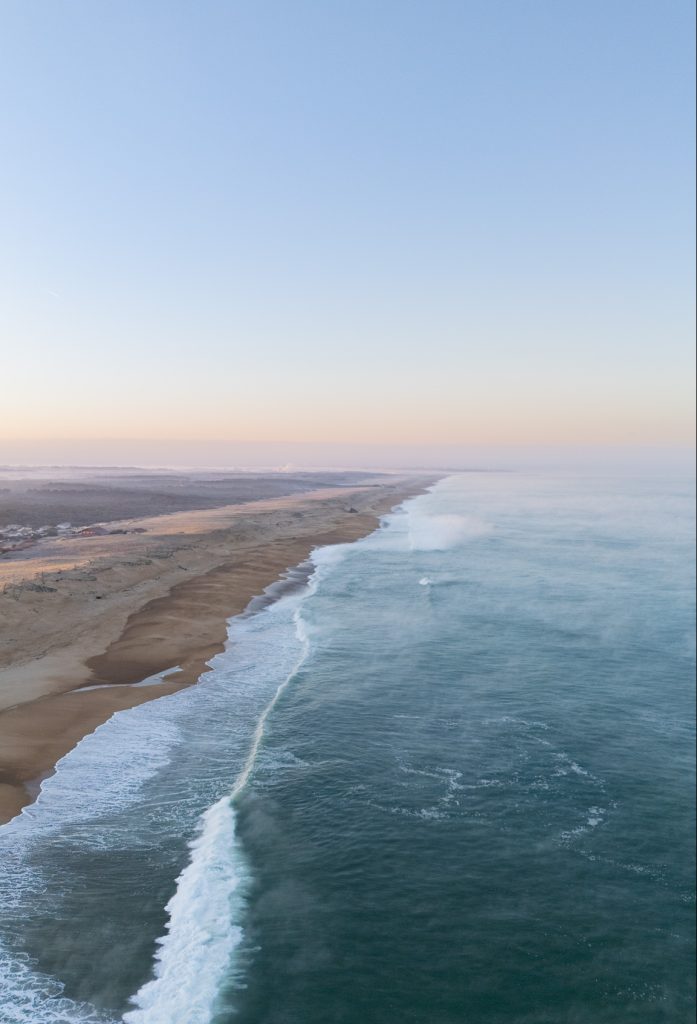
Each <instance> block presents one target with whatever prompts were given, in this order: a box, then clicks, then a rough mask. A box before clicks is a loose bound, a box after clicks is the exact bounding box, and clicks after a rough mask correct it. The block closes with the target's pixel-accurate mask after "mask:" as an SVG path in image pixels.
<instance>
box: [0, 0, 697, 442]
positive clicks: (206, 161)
mask: <svg viewBox="0 0 697 1024" xmlns="http://www.w3.org/2000/svg"><path fill="white" fill-rule="evenodd" d="M693 23H694V13H693V4H692V2H691V0H655V2H654V0H651V2H647V0H631V2H626V0H585V2H584V3H578V2H577V0H377V2H376V0H254V2H247V0H239V2H238V0H224V2H223V0H199V2H197V3H191V2H190V0H186V2H181V0H113V2H100V3H94V2H92V0H1V2H0V96H1V97H2V99H1V100H0V139H1V140H2V143H1V145H2V151H3V152H2V158H1V159H0V221H1V223H2V232H1V241H0V345H2V357H1V358H0V380H1V382H2V383H1V389H0V439H1V440H0V461H3V450H4V451H5V452H6V453H9V455H8V456H7V458H10V457H11V455H12V453H13V452H16V451H19V450H20V449H21V450H28V449H26V445H27V444H30V447H31V444H34V445H35V446H37V447H36V448H35V450H36V451H40V450H41V446H42V445H44V443H45V439H47V438H52V439H54V441H55V439H75V441H76V443H79V444H81V445H83V447H84V444H88V445H92V446H94V445H95V444H96V443H98V442H99V441H100V440H102V439H109V443H110V444H112V446H113V441H114V439H117V440H118V439H123V440H124V441H126V442H128V443H129V444H130V445H131V447H130V448H128V450H129V451H130V450H131V449H132V447H133V446H132V442H134V441H137V440H138V439H147V440H148V442H157V443H158V444H161V445H162V444H171V445H174V446H175V447H176V444H178V443H179V441H181V440H187V441H193V442H196V443H197V444H198V445H199V450H200V451H202V452H203V451H205V445H206V444H207V443H209V442H210V443H213V442H216V443H217V442H219V441H234V442H238V443H239V444H242V445H245V444H248V443H251V442H262V443H266V444H274V443H275V444H280V443H283V444H297V443H303V442H304V443H309V444H314V445H317V444H320V443H321V444H329V445H331V444H334V445H341V446H343V448H342V450H343V451H344V452H347V451H348V452H350V446H351V445H355V446H357V447H356V451H357V452H358V450H359V448H360V450H364V449H365V446H366V445H369V444H373V445H382V446H383V447H384V450H385V451H387V450H388V448H389V446H395V445H398V446H406V448H408V447H409V446H413V447H414V449H416V448H417V447H420V448H421V449H423V446H429V445H431V446H433V448H434V450H435V448H436V447H438V446H444V445H445V446H466V445H469V446H482V445H484V446H486V445H493V446H505V445H511V444H514V445H521V444H535V445H562V446H563V445H565V444H569V445H577V446H578V445H594V444H600V445H608V446H617V445H654V446H655V445H673V444H685V443H690V442H691V440H692V437H693V430H694V427H693V422H694V413H693V409H694V355H693V336H694V295H693V275H694V264H693V256H692V252H693V246H694V200H693V189H694V155H693V154H694V131H693V122H694V110H693V96H694V86H693V76H694V51H693V39H694V24H693ZM3 445H4V446H5V448H4V449H3ZM22 445H24V446H25V448H22ZM347 446H348V447H347ZM126 447H127V446H126ZM45 450H46V451H48V448H46V449H45ZM95 450H96V449H95ZM125 450H126V448H124V451H125ZM173 450H174V449H173ZM216 450H217V449H216ZM210 451H211V453H213V448H211V449H210ZM5 461H7V459H5ZM175 461H177V460H175ZM210 461H211V462H214V461H216V460H215V459H214V458H213V456H212V454H211V460H210Z"/></svg>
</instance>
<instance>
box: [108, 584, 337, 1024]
mask: <svg viewBox="0 0 697 1024" xmlns="http://www.w3.org/2000/svg"><path fill="white" fill-rule="evenodd" d="M318 568H319V567H318ZM317 572H318V569H316V570H315V572H314V573H313V574H312V576H311V577H310V579H309V580H308V587H307V590H306V592H305V593H304V594H303V595H302V598H301V600H300V603H299V605H298V607H297V608H296V609H295V612H294V614H293V619H292V621H293V624H294V627H295V635H296V638H297V639H298V640H300V642H301V645H302V647H301V652H300V656H299V657H298V659H297V660H296V662H295V664H294V665H293V667H292V669H291V670H290V672H289V673H288V675H287V676H286V677H285V679H284V680H283V682H282V683H281V684H280V686H279V687H278V689H277V690H276V692H275V694H274V696H273V697H272V699H271V700H270V701H269V703H268V704H267V705H266V707H265V708H264V710H263V712H262V713H261V715H260V716H259V719H258V721H257V724H256V726H255V728H254V732H253V733H252V742H251V745H250V748H249V752H248V754H247V757H246V758H245V761H244V764H243V766H242V770H241V771H240V773H239V775H238V777H237V780H236V781H235V784H234V786H233V788H232V790H231V791H230V792H229V793H227V794H226V795H225V796H224V797H222V798H221V799H220V800H218V801H217V802H216V803H215V804H213V805H212V806H211V807H209V808H208V810H207V811H205V812H204V813H203V815H202V816H201V819H200V830H199V834H198V836H197V837H196V839H194V840H193V842H191V843H190V844H189V849H190V850H191V858H190V860H189V863H188V865H187V866H186V867H185V868H184V870H183V871H182V873H181V874H180V875H179V877H178V879H177V883H176V889H175V892H174V895H173V896H172V898H171V899H170V901H169V902H168V904H167V906H166V907H165V910H166V911H167V912H168V914H169V920H168V922H167V924H166V925H165V928H166V934H165V935H163V936H161V937H160V938H158V940H157V944H158V946H159V949H158V950H157V952H156V954H155V962H154V977H153V978H151V980H150V981H148V982H146V983H145V984H144V985H143V986H141V988H140V989H139V990H138V991H137V992H136V993H135V995H134V996H132V997H131V1000H132V1002H133V1003H135V1008H134V1009H133V1010H129V1011H127V1012H126V1013H125V1014H124V1015H123V1017H122V1021H123V1022H124V1024H210V1021H211V1019H212V1017H213V1014H214V1012H215V1007H216V1003H217V1001H218V996H219V993H220V987H221V981H222V980H223V978H224V976H225V973H226V971H227V969H228V968H229V964H230V961H231V958H232V955H233V953H234V951H235V949H236V947H237V946H238V945H239V944H240V942H241V941H242V937H243V932H242V928H241V927H240V925H239V924H236V923H235V922H236V921H237V920H239V918H240V917H241V914H242V908H243V904H242V896H241V890H243V889H244V884H243V883H245V882H246V881H247V879H248V877H249V875H248V871H247V867H246V864H245V862H244V858H243V856H242V853H241V851H240V850H239V848H236V843H235V824H236V816H235V811H234V808H233V803H234V801H235V800H236V799H237V797H238V796H239V795H240V793H241V792H242V791H243V790H244V788H245V786H246V785H247V783H248V781H249V779H250V776H251V774H252V771H253V769H254V765H255V762H256V758H257V754H258V752H259V747H260V745H261V742H262V739H263V737H264V731H265V727H266V723H267V721H268V718H269V715H270V714H271V712H272V711H273V709H274V707H275V706H276V704H277V703H278V700H279V698H280V697H281V695H282V694H283V692H284V690H285V689H286V688H287V687H288V685H289V684H290V682H291V681H292V680H293V679H294V678H295V676H296V675H297V673H298V671H299V670H300V668H301V667H302V665H303V663H304V662H305V660H306V658H307V655H308V652H309V647H310V645H309V640H308V637H307V633H306V631H305V628H304V624H303V621H302V617H301V614H300V611H301V607H302V604H303V603H304V601H305V600H306V598H307V597H309V596H310V595H311V594H312V593H314V592H315V590H316V582H315V577H316V575H317Z"/></svg>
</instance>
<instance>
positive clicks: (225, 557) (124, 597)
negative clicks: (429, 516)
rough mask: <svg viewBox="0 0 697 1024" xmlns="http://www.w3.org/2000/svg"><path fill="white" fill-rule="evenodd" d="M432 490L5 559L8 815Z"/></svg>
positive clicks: (0, 590) (234, 511)
mask: <svg viewBox="0 0 697 1024" xmlns="http://www.w3.org/2000/svg"><path fill="white" fill-rule="evenodd" d="M430 482H431V480H430V479H425V478H423V477H421V478H416V477H412V478H402V479H399V478H388V479H385V478H382V480H380V481H379V482H375V483H374V482H371V483H370V484H369V485H367V486H342V487H326V486H325V487H323V488H322V489H320V490H314V491H306V492H304V493H299V494H291V495H288V496H285V497H273V498H264V499H261V500H258V501H247V502H246V503H245V504H235V505H225V506H223V507H220V508H208V509H202V510H185V511H179V512H174V513H170V514H167V515H162V516H151V517H145V518H139V519H130V520H120V521H119V526H120V527H122V528H127V529H129V530H131V529H132V530H136V531H139V530H142V531H144V532H132V533H131V532H129V533H125V534H118V535H106V536H96V537H71V538H60V537H59V538H46V539H45V540H42V541H40V542H39V543H37V544H36V545H34V546H33V547H32V548H30V549H28V550H27V551H24V552H21V554H17V555H15V556H13V557H11V558H9V559H7V558H5V559H3V560H0V641H1V642H0V821H5V820H8V819H9V818H11V817H12V816H14V815H15V814H16V813H18V811H19V810H20V809H21V808H22V806H24V805H25V804H27V803H28V802H31V800H32V799H34V798H35V796H36V794H37V792H38V788H39V785H40V782H41V780H42V779H43V778H45V777H46V776H47V775H49V774H50V773H51V772H52V770H53V768H54V766H55V764H56V762H57V761H58V760H59V759H60V758H61V757H62V756H63V755H64V754H66V753H67V752H68V751H69V750H70V749H72V747H74V746H75V744H76V743H77V742H79V740H80V739H81V738H82V737H83V736H85V735H86V734H87V733H89V732H91V731H92V730H94V729H95V728H96V727H97V726H98V725H100V724H101V723H102V722H104V721H106V719H107V718H109V717H110V716H111V715H112V714H113V713H114V712H115V711H119V710H122V709H124V708H128V707H133V706H135V705H136V704H140V703H142V702H144V701H147V700H151V699H153V698H155V697H163V696H166V695H167V694H170V693H173V692H175V691H176V690H178V689H180V688H181V687H183V686H188V685H191V684H192V683H195V682H196V681H197V680H198V679H199V678H200V677H201V675H202V674H203V673H204V672H205V671H206V664H207V662H208V661H209V660H210V659H211V658H212V657H213V655H215V654H216V653H218V652H219V651H220V650H222V648H223V646H224V643H225V639H226V623H227V619H228V618H230V616H233V615H236V614H239V613H240V612H242V611H243V610H244V609H245V608H246V607H247V605H248V603H249V601H250V600H251V599H252V598H253V597H255V596H256V595H259V594H261V593H262V592H263V591H264V590H265V588H266V587H268V586H270V585H271V584H273V583H274V581H276V580H278V579H279V577H280V576H282V574H283V573H284V572H285V571H286V570H288V569H289V568H291V567H293V566H296V565H298V564H299V563H301V562H303V561H304V560H305V559H306V558H307V556H308V555H309V553H310V551H311V550H312V549H313V548H314V547H317V546H319V545H325V544H334V543H341V542H345V541H353V540H356V539H358V538H359V537H361V536H364V535H365V534H367V533H369V532H370V531H371V530H373V529H374V528H375V526H376V524H377V521H378V517H379V516H380V515H381V514H384V513H385V512H386V511H388V510H389V509H390V508H391V507H393V506H394V505H396V504H398V503H399V502H400V501H402V500H404V499H405V498H406V497H408V496H409V495H412V494H414V493H417V492H419V491H420V490H422V489H423V488H424V487H425V486H426V485H427V484H428V483H430ZM152 676H158V678H157V679H156V680H154V681H153V682H152V683H146V684H145V685H142V686H141V685H134V684H140V683H141V682H142V681H143V680H149V679H150V677H152Z"/></svg>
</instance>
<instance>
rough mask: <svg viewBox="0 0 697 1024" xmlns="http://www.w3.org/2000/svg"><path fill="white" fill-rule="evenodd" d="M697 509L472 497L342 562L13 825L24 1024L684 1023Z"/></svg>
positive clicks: (9, 992)
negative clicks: (696, 516)
mask: <svg viewBox="0 0 697 1024" xmlns="http://www.w3.org/2000/svg"><path fill="white" fill-rule="evenodd" d="M693 501H694V491H693V487H692V486H691V485H690V486H687V485H686V484H684V483H682V482H675V481H665V480H664V481H661V480H655V479H654V480H652V481H648V480H638V479H634V480H621V481H611V480H608V479H605V480H593V479H580V478H567V477H552V476H548V477H542V476H539V477H533V476H523V475H522V474H521V475H519V474H479V473H477V474H463V475H460V476H457V477H450V478H448V479H446V480H444V481H442V482H441V483H439V484H438V485H437V486H436V487H435V488H434V489H433V491H432V492H431V493H429V494H426V495H424V496H423V497H420V498H418V499H415V500H413V501H411V502H409V503H407V504H406V506H404V508H403V509H401V510H398V511H397V512H396V513H395V514H394V515H392V516H390V517H387V519H386V520H385V521H384V523H383V525H382V528H381V529H380V530H378V531H376V533H375V534H373V535H372V536H371V537H369V538H366V539H365V540H363V541H361V542H359V543H357V544H354V545H346V546H342V547H340V548H332V549H324V550H323V551H320V552H318V553H317V554H316V556H315V559H314V564H313V567H312V569H313V571H314V575H313V577H312V579H311V580H310V582H309V584H304V585H302V584H300V583H298V584H297V586H296V588H295V589H294V590H293V591H292V592H291V593H289V594H287V595H286V596H284V597H282V598H281V599H280V600H278V601H276V602H275V603H274V604H271V605H269V606H267V607H265V608H264V609H262V610H260V611H257V612H256V613H255V614H251V615H249V616H247V617H242V618H240V619H237V620H233V621H232V622H231V629H230V643H229V645H228V649H227V650H226V652H225V653H224V654H222V655H220V656H219V657H218V658H216V659H215V661H214V663H213V667H214V670H213V672H211V673H210V674H208V675H207V676H206V677H204V681H203V682H202V683H201V684H200V685H199V686H197V687H194V688H191V689H190V690H188V691H185V692H183V693H181V694H179V695H177V696H176V697H171V698H163V699H161V700H159V701H156V702H153V703H151V704H148V705H144V706H142V707H140V708H136V709H133V710H132V711H129V712H125V713H122V714H120V715H117V716H115V717H114V719H112V720H111V721H110V722H109V723H107V724H106V725H105V726H103V727H102V728H101V729H99V730H97V732H96V733H95V734H93V736H92V737H89V738H88V739H86V740H85V741H83V743H82V744H80V745H79V747H78V748H76V751H74V752H73V754H71V755H69V756H68V757H67V758H65V759H64V761H63V762H62V763H61V765H60V766H59V770H58V772H57V774H56V775H55V776H54V777H53V778H52V779H51V780H49V781H48V782H47V783H45V784H44V787H43V790H42V794H41V796H40V798H39V801H38V802H37V804H36V805H35V806H34V807H33V808H31V809H29V810H28V811H27V812H25V813H24V814H23V815H21V816H20V818H18V819H16V820H15V822H14V823H11V824H10V825H9V826H7V827H6V828H4V829H0V884H1V889H0V892H1V894H2V901H3V921H2V926H0V943H1V944H2V945H1V947H0V948H2V949H3V950H4V958H3V961H2V962H3V964H4V971H5V973H4V975H3V976H2V977H4V981H3V980H0V986H3V985H4V1000H3V1009H2V1010H0V1021H2V1022H3V1024H5V1022H8V1024H9V1022H10V1021H12V1022H16V1021H22V1022H24V1021H27V1022H28V1021H32V1022H36V1024H44V1022H45V1024H49V1022H58V1021H60V1022H63V1024H72V1022H73V1021H78V1020H79V1021H93V1022H97V1021H99V1022H104V1024H112V1022H115V1021H119V1020H122V1019H123V1020H125V1021H126V1022H128V1024H233V1022H235V1024H320V1022H321V1024H329V1022H337V1024H338V1022H341V1024H364V1022H365V1024H393V1022H394V1024H397V1022H399V1024H402V1022H410V1021H411V1022H419V1024H427V1022H428V1024H455V1022H463V1024H468V1022H471V1024H499V1022H506V1024H533V1022H534V1024H546V1022H550V1024H552V1022H554V1024H558V1022H560V1021H564V1022H570V1024H586V1022H588V1024H591V1022H593V1024H595V1022H607V1024H613V1022H615V1021H616V1022H622V1024H633V1022H635V1021H636V1022H642V1024H654V1022H655V1024H659V1022H682V1021H687V1020H690V1019H691V1018H692V1015H693V1011H694V985H693V982H692V962H693V958H694V895H695V894H694V846H693V836H694V825H695V821H694V781H695V780H694V774H695V770H694V680H693V674H694V639H693V635H694V634H693V622H694V590H693V586H694V539H693V529H694V526H693ZM231 794H232V799H231V798H230V797H231ZM201 815H204V817H203V818H201ZM192 844H193V848H192Z"/></svg>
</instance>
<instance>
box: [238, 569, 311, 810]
mask: <svg viewBox="0 0 697 1024" xmlns="http://www.w3.org/2000/svg"><path fill="white" fill-rule="evenodd" d="M313 578H314V573H313V576H312V577H311V578H310V582H311V581H312V579H313ZM311 593H313V591H311V590H308V592H307V594H305V595H303V601H304V600H305V599H306V598H307V597H309V596H310V594H311ZM293 622H294V623H295V629H296V635H297V636H298V639H299V640H300V641H301V643H302V645H303V649H302V654H301V655H300V657H299V658H298V660H297V662H296V663H295V665H294V666H293V668H292V670H291V671H290V673H289V674H288V676H287V677H286V678H285V679H284V680H283V682H282V683H281V685H280V686H279V687H278V689H277V690H276V692H275V694H274V695H273V697H272V698H271V700H270V701H269V703H268V704H267V705H266V707H265V708H264V710H263V711H262V713H261V715H260V716H259V721H258V722H257V724H256V728H255V729H254V732H253V733H252V745H251V747H250V748H249V753H248V754H247V759H246V760H245V762H244V764H243V766H242V771H241V772H240V774H239V775H238V777H237V782H236V783H235V785H234V786H233V787H232V790H231V791H230V795H229V796H228V797H224V798H223V799H227V800H229V801H230V802H231V803H233V802H234V801H235V800H236V799H237V797H238V796H239V795H240V793H241V792H242V790H243V789H244V787H245V786H246V785H247V783H248V781H249V777H250V775H251V774H252V770H253V768H254V762H255V761H256V757H257V753H258V751H259V746H260V744H261V741H262V739H263V738H264V729H265V727H266V722H267V719H268V717H269V715H270V714H271V712H272V711H273V709H274V708H275V706H276V704H277V703H278V699H279V697H280V696H281V694H282V693H283V691H284V690H285V689H286V687H287V686H288V684H289V683H290V681H291V680H292V679H293V678H294V677H295V676H296V675H297V674H298V672H299V671H300V669H301V668H302V666H303V663H304V662H305V659H306V658H307V655H308V653H309V649H310V645H309V642H308V639H307V635H306V634H305V630H304V629H301V627H302V618H301V616H300V608H297V609H296V611H295V614H294V615H293Z"/></svg>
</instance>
